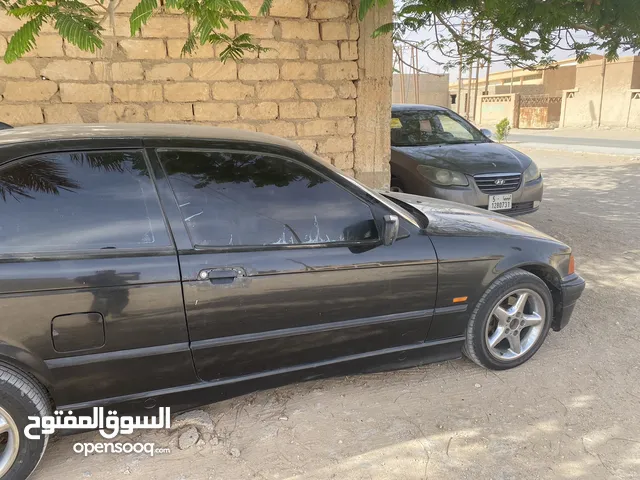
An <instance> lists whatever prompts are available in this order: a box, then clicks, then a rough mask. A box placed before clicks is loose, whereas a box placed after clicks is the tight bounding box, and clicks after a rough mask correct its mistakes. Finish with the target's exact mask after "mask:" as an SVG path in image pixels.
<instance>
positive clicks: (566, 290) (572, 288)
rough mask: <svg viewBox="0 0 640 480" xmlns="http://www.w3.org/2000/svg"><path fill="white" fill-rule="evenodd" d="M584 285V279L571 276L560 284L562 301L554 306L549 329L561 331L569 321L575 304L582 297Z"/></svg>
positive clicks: (574, 275) (576, 275)
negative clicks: (554, 309)
mask: <svg viewBox="0 0 640 480" xmlns="http://www.w3.org/2000/svg"><path fill="white" fill-rule="evenodd" d="M585 285H586V283H585V281H584V279H583V278H582V277H581V276H580V275H578V274H575V273H574V274H573V275H569V276H568V277H565V278H564V279H563V280H562V283H561V284H560V288H561V290H562V301H561V302H560V305H556V311H555V316H554V319H553V323H552V324H551V328H553V329H554V330H555V331H556V332H558V331H560V330H562V329H563V328H564V327H566V326H567V324H568V323H569V320H570V319H571V314H572V313H573V309H574V307H575V306H576V302H577V301H578V299H579V298H580V296H581V295H582V292H583V291H584V287H585Z"/></svg>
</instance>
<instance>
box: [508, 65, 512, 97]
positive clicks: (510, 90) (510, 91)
mask: <svg viewBox="0 0 640 480" xmlns="http://www.w3.org/2000/svg"><path fill="white" fill-rule="evenodd" d="M509 93H513V65H511V85H510V86H509Z"/></svg>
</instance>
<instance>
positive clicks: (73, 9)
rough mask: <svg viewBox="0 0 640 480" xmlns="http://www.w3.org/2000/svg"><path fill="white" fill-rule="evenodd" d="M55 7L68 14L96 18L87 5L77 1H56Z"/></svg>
mask: <svg viewBox="0 0 640 480" xmlns="http://www.w3.org/2000/svg"><path fill="white" fill-rule="evenodd" d="M57 6H58V8H60V9H62V10H65V11H68V12H69V13H79V14H81V15H86V16H88V17H95V16H96V12H94V11H93V10H92V9H91V7H89V5H85V4H84V3H82V2H80V1H79V0H57Z"/></svg>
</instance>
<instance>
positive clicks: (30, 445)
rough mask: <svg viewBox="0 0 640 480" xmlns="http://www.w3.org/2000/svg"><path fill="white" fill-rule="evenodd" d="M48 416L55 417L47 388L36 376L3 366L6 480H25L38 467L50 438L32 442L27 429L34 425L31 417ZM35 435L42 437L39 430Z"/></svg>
mask: <svg viewBox="0 0 640 480" xmlns="http://www.w3.org/2000/svg"><path fill="white" fill-rule="evenodd" d="M46 415H51V401H50V397H49V395H48V393H47V391H46V390H45V389H44V387H43V386H42V385H40V383H39V382H38V381H37V380H36V379H35V378H33V377H32V376H30V375H28V374H26V373H24V372H22V371H20V370H18V369H17V368H15V367H13V366H11V365H8V364H6V363H0V417H2V418H1V419H0V424H1V425H2V426H3V429H4V430H5V431H4V432H3V433H1V434H0V439H1V441H2V445H3V446H4V448H3V449H2V453H0V478H2V480H24V479H25V478H28V477H29V475H31V473H32V472H33V471H34V470H35V468H36V467H37V466H38V463H39V462H40V459H41V458H42V455H43V454H44V451H45V449H46V447H47V442H48V440H49V438H48V437H49V436H48V435H40V439H39V440H30V439H28V438H27V437H26V436H25V433H24V428H25V427H26V426H27V425H28V424H29V423H30V421H29V419H28V417H30V416H38V417H43V416H46ZM5 425H6V426H5ZM32 433H34V434H35V433H39V429H36V428H34V429H32ZM9 448H11V450H8V449H9ZM5 453H6V454H7V455H6V456H5Z"/></svg>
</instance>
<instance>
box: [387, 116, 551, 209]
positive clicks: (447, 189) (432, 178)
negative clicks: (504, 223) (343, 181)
mask: <svg viewBox="0 0 640 480" xmlns="http://www.w3.org/2000/svg"><path fill="white" fill-rule="evenodd" d="M391 115H392V118H391V187H392V190H393V191H396V192H405V193H411V194H415V195H424V196H427V197H433V198H441V199H443V200H451V201H453V202H459V203H464V204H467V205H472V206H476V207H480V208H484V209H488V210H494V211H497V212H499V213H502V214H504V215H512V216H513V215H522V214H525V213H532V212H535V211H536V210H537V209H538V208H539V206H540V202H541V201H542V192H543V179H542V174H541V172H540V170H539V169H538V167H537V166H536V164H535V163H534V162H533V161H532V160H531V159H530V158H529V157H528V156H526V155H525V154H523V153H521V152H519V151H517V150H515V149H513V148H509V147H507V146H505V145H501V144H499V143H495V142H493V141H491V140H490V139H489V138H488V137H487V134H488V135H489V136H490V132H488V131H484V133H483V132H481V131H480V130H478V129H477V128H475V127H474V126H473V125H471V124H470V123H469V122H467V121H466V120H465V119H464V118H462V117H460V116H459V115H457V114H456V113H454V112H452V111H451V110H449V109H448V108H443V107H434V106H430V105H393V108H392V114H391Z"/></svg>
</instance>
